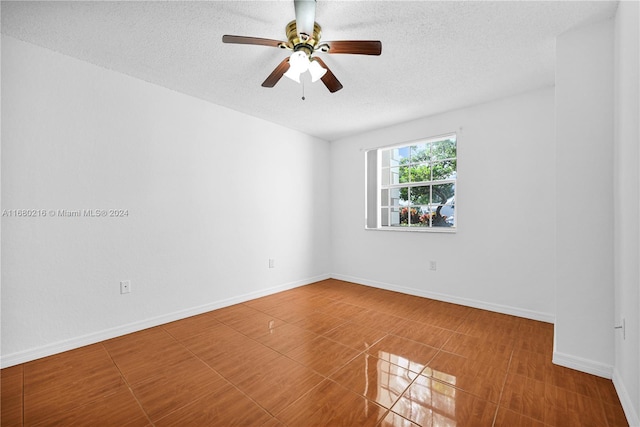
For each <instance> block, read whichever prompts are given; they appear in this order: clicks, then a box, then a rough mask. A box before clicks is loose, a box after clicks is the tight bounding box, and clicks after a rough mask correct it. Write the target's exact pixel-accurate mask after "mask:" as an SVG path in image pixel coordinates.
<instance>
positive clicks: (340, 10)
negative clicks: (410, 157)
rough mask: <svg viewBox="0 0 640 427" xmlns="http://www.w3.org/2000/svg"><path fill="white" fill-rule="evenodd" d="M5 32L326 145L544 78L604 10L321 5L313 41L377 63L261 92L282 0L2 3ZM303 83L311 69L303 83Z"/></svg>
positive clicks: (284, 14) (608, 6)
mask: <svg viewBox="0 0 640 427" xmlns="http://www.w3.org/2000/svg"><path fill="white" fill-rule="evenodd" d="M1 7H2V10H1V13H2V33H4V34H7V35H10V36H12V37H15V38H17V39H20V40H24V41H27V42H30V43H33V44H36V45H39V46H43V47H47V48H50V49H52V50H55V51H57V52H61V53H63V54H66V55H69V56H72V57H75V58H79V59H82V60H85V61H88V62H90V63H93V64H96V65H99V66H102V67H105V68H108V69H112V70H115V71H119V72H122V73H124V74H128V75H130V76H134V77H136V78H139V79H142V80H145V81H148V82H152V83H155V84H158V85H161V86H164V87H167V88H170V89H173V90H176V91H179V92H183V93H186V94H189V95H192V96H195V97H198V98H201V99H205V100H208V101H211V102H213V103H216V104H219V105H222V106H225V107H229V108H231V109H234V110H237V111H241V112H243V113H246V114H249V115H252V116H255V117H259V118H262V119H265V120H269V121H271V122H275V123H278V124H281V125H284V126H287V127H289V128H292V129H296V130H299V131H302V132H305V133H307V134H310V135H314V136H318V137H320V138H323V139H326V140H334V139H337V138H340V137H343V136H346V135H350V134H354V133H358V132H362V131H366V130H370V129H375V128H380V127H384V126H388V125H391V124H394V123H398V122H403V121H407V120H411V119H415V118H418V117H423V116H427V115H432V114H437V113H440V112H444V111H448V110H451V109H454V108H459V107H464V106H469V105H474V104H478V103H482V102H486V101H490V100H493V99H498V98H501V97H504V96H508V95H512V94H517V93H521V92H525V91H528V90H532V89H536V88H539V87H543V86H549V85H552V84H553V82H554V63H555V37H556V36H557V35H558V34H560V33H562V32H564V31H567V30H569V29H571V28H574V27H577V26H580V25H584V24H587V23H590V22H597V21H600V20H603V19H607V18H610V17H612V16H613V15H614V13H615V9H616V7H617V2H615V1H603V2H598V1H584V2H582V1H542V2H529V1H513V2H508V1H498V2H490V1H445V2H431V1H416V2H408V1H331V0H318V3H317V12H316V21H317V22H318V23H319V24H320V25H321V26H322V40H326V41H330V40H350V39H355V40H358V39H360V40H362V39H365V40H369V39H371V40H381V41H382V55H381V56H379V57H377V56H359V55H328V54H320V55H322V57H323V59H324V61H325V63H326V64H327V65H328V66H329V67H330V69H331V70H332V71H333V73H334V74H335V75H336V77H337V78H338V79H339V80H340V81H341V83H342V84H343V85H344V89H342V90H341V91H338V92H336V93H334V94H331V93H329V91H328V90H327V89H326V88H325V87H324V85H323V84H322V83H321V82H317V83H314V84H311V82H310V80H308V77H307V81H306V82H305V84H304V91H305V97H306V100H304V101H303V100H301V96H302V85H299V84H297V83H294V82H293V81H291V80H288V79H286V78H283V79H282V80H280V82H279V83H278V84H277V85H276V86H275V88H272V89H267V88H263V87H261V86H260V85H261V83H262V82H263V81H264V79H265V78H266V77H267V76H268V75H269V73H270V72H271V71H272V70H273V69H274V68H275V66H276V65H277V64H278V63H279V62H280V61H282V59H284V57H285V56H286V54H287V53H286V51H282V50H279V49H274V48H269V47H264V46H248V45H231V44H223V43H222V42H221V38H222V35H223V34H235V35H245V36H255V37H264V38H272V39H279V40H285V34H284V31H285V26H286V24H287V23H288V22H289V21H291V20H293V19H294V17H295V14H294V8H293V1H291V0H287V1H211V2H202V1H201V2H198V1H193V2H174V1H161V2H135V1H134V2H128V1H124V2H103V1H90V2H58V1H56V2H53V1H51V2H49V1H45V2H6V1H3V2H2V6H1ZM306 76H308V73H307V74H306Z"/></svg>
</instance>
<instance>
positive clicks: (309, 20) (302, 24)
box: [293, 0, 316, 41]
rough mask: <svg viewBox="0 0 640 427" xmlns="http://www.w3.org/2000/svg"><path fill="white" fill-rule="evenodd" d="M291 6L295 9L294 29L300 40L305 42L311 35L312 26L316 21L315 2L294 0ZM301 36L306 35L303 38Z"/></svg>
mask: <svg viewBox="0 0 640 427" xmlns="http://www.w3.org/2000/svg"><path fill="white" fill-rule="evenodd" d="M293 6H294V7H295V9H296V28H297V30H298V36H300V40H302V41H307V39H308V37H310V36H312V35H313V24H314V23H315V21H316V0H294V1H293ZM301 34H306V35H307V36H308V37H307V38H304V36H301Z"/></svg>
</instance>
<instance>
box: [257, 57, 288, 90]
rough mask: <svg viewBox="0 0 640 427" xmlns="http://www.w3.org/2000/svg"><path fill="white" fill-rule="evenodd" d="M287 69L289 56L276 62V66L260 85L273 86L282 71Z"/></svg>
mask: <svg viewBox="0 0 640 427" xmlns="http://www.w3.org/2000/svg"><path fill="white" fill-rule="evenodd" d="M288 70H289V58H288V57H287V58H284V60H283V61H282V62H281V63H280V64H278V66H277V67H276V68H275V69H274V70H273V71H272V72H271V74H269V77H267V79H266V80H265V81H264V82H263V83H262V87H274V86H275V85H276V83H278V82H279V81H280V79H281V78H282V76H283V75H284V73H286V72H287V71H288Z"/></svg>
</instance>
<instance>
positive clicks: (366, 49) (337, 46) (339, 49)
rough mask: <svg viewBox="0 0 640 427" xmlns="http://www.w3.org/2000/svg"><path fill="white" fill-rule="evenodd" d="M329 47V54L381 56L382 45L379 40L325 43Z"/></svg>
mask: <svg viewBox="0 0 640 427" xmlns="http://www.w3.org/2000/svg"><path fill="white" fill-rule="evenodd" d="M323 44H326V45H327V46H329V50H328V51H327V53H351V54H355V55H380V54H381V53H382V43H381V42H380V41H378V40H341V41H335V42H324V43H323Z"/></svg>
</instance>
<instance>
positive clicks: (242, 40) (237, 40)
mask: <svg viewBox="0 0 640 427" xmlns="http://www.w3.org/2000/svg"><path fill="white" fill-rule="evenodd" d="M222 43H234V44H253V45H259V46H271V47H280V46H281V45H283V44H286V43H285V42H282V41H280V40H273V39H261V38H259V37H245V36H229V35H225V36H222Z"/></svg>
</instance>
